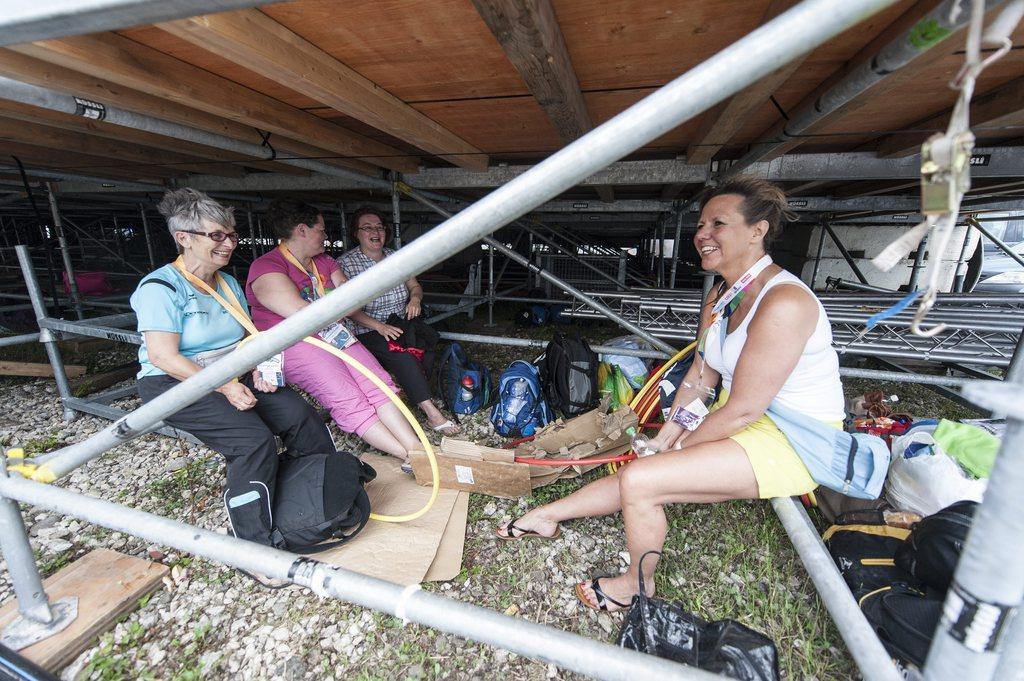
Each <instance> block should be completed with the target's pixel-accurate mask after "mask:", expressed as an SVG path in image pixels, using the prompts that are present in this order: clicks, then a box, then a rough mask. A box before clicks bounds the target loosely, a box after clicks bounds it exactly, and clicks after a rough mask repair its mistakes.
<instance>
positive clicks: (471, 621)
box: [0, 478, 719, 681]
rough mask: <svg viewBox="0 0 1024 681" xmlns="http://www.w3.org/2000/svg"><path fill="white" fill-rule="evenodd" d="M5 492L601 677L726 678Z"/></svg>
mask: <svg viewBox="0 0 1024 681" xmlns="http://www.w3.org/2000/svg"><path fill="white" fill-rule="evenodd" d="M0 495H3V496H4V497H6V498H8V499H14V500H17V501H21V502H24V503H28V504H32V505H35V506H39V507H41V508H45V509H48V510H51V511H55V512H57V513H61V514H66V515H71V516H74V517H78V518H82V519H83V520H86V521H88V522H91V523H96V524H98V525H102V526H104V527H108V528H110V529H113V530H116V531H119V532H124V533H126V534H130V535H134V536H138V537H142V538H143V539H146V540H147V541H152V542H158V543H160V544H161V545H165V546H171V547H174V548H175V549H177V550H179V551H185V552H188V553H191V554H193V555H197V556H201V557H203V558H207V559H210V560H214V561H217V562H219V563H223V564H225V565H230V566H232V567H238V568H241V569H243V570H248V571H250V572H260V573H263V574H266V575H267V576H269V577H273V578H277V579H286V580H288V581H290V582H293V583H295V584H298V585H300V586H304V587H307V588H309V589H310V590H312V591H313V592H314V593H316V594H317V595H319V596H328V597H331V598H335V599H339V600H344V601H346V602H349V603H355V604H357V605H362V606H364V607H367V608H372V609H374V610H377V611H380V612H385V613H388V614H390V615H394V616H395V617H398V618H399V619H401V620H402V621H403V622H416V623H419V624H424V625H426V626H429V627H431V628H433V629H437V630H439V631H445V632H448V633H452V634H455V635H457V636H460V637H463V638H467V639H471V640H475V641H480V642H481V643H486V644H489V645H492V646H495V647H499V648H504V649H505V650H509V651H511V652H514V653H516V654H519V655H525V656H528V657H531V658H533V659H538V660H542V661H549V662H554V663H556V664H558V665H559V666H560V667H563V668H565V669H567V670H570V671H575V672H578V673H580V674H583V675H586V676H590V677H593V678H597V679H621V680H622V681H633V680H634V679H636V678H651V679H700V680H707V681H714V680H715V679H718V678H719V677H718V676H716V675H714V674H711V673H710V672H705V671H702V670H700V669H696V668H694V667H688V666H686V665H681V664H678V663H675V662H671V661H669V660H663V659H660V658H658V657H655V656H653V655H645V654H642V653H638V652H636V651H632V650H626V649H623V648H620V647H618V646H614V645H611V644H609V643H603V642H601V641H595V640H593V639H588V638H584V637H582V636H579V635H577V634H571V633H569V632H566V631H562V630H559V629H555V628H553V627H547V626H544V625H541V624H535V623H533V622H530V621H528V620H526V619H516V618H513V617H509V616H507V615H503V614H501V613H497V612H494V611H493V610H488V609H486V608H482V607H480V606H475V605H470V604H468V603H462V602H459V601H456V600H454V599H451V598H446V597H444V596H439V595H436V594H432V593H428V592H426V591H423V590H422V589H419V588H406V587H403V586H401V585H398V584H392V583H391V582H387V581H384V580H382V579H377V578H374V577H369V576H367V575H362V574H359V573H357V572H350V571H348V570H345V569H343V568H339V567H335V566H333V565H329V564H327V563H322V562H320V561H317V560H315V559H311V558H309V557H307V556H299V555H297V554H294V553H288V552H286V551H281V550H278V549H274V548H271V547H269V546H262V545H260V544H255V543H253V542H249V541H244V540H242V539H236V538H235V537H231V536H228V535H224V534H217V533H216V532H211V531H209V530H204V529H201V528H197V527H193V526H191V525H187V524H185V523H181V522H177V521H174V520H170V519H168V518H161V517H160V516H157V515H153V514H151V513H146V512H144V511H139V510H136V509H133V508H127V507H125V506H121V505H119V504H115V503H112V502H109V501H104V500H102V499H96V498H94V497H89V496H85V495H83V494H76V493H74V492H71V491H68V490H65V489H61V488H59V487H54V486H52V485H43V484H40V483H37V482H32V481H29V480H22V479H19V478H7V479H3V478H0Z"/></svg>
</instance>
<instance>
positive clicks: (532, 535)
mask: <svg viewBox="0 0 1024 681" xmlns="http://www.w3.org/2000/svg"><path fill="white" fill-rule="evenodd" d="M520 520H522V517H519V518H516V519H515V520H513V521H512V522H510V523H509V524H508V525H506V526H505V532H506V533H507V534H504V535H501V534H498V531H497V530H495V531H494V536H495V537H497V538H498V539H501V540H502V541H518V540H520V539H558V538H559V537H561V536H562V526H561V525H556V526H555V533H554V534H552V535H550V536H548V535H546V534H541V533H540V532H535V531H534V530H524V529H523V528H521V527H518V526H516V523H517V522H519V521H520ZM513 532H518V533H519V534H512V533H513Z"/></svg>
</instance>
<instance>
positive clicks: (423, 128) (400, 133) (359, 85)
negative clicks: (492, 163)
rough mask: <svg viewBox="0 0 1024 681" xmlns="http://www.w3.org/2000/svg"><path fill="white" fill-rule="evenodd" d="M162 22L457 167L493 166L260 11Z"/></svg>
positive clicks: (200, 45) (202, 45) (461, 141)
mask: <svg viewBox="0 0 1024 681" xmlns="http://www.w3.org/2000/svg"><path fill="white" fill-rule="evenodd" d="M157 27H158V28H160V29H162V30H164V31H166V32H168V33H170V34H171V35H174V36H176V37H178V38H180V39H182V40H185V41H187V42H189V43H191V44H192V45H194V46H196V47H198V48H200V49H202V50H206V51H208V52H212V53H214V54H216V55H218V56H221V57H223V58H225V59H228V60H229V61H232V62H234V63H235V64H238V65H239V66H243V67H245V68H247V69H249V70H250V71H253V72H255V73H259V74H260V75H263V76H265V77H267V78H270V79H272V80H275V81H277V82H279V83H282V84H284V85H286V86H287V87H288V88H290V89H292V90H295V91H296V92H301V93H302V94H304V95H306V96H308V97H311V98H313V99H315V100H317V101H318V102H321V103H323V104H326V105H327V106H330V107H332V108H333V109H336V110H337V111H340V112H341V113H343V114H345V115H347V116H351V117H353V118H355V119H357V120H360V121H362V122H363V123H366V124H368V125H371V126H373V127H374V128H377V129H378V130H382V131H384V132H386V133H388V134H389V135H392V136H394V137H397V138H398V139H400V140H403V141H405V142H408V143H410V144H412V145H413V146H415V147H419V148H420V149H423V150H424V151H427V152H429V153H431V154H434V155H436V156H440V157H441V158H443V159H445V160H447V161H449V162H451V163H453V164H455V165H457V166H460V167H462V168H466V169H468V170H486V169H487V165H488V162H487V155H486V154H485V153H483V152H482V151H480V150H479V149H477V148H476V147H474V146H473V145H471V144H470V143H469V142H466V141H465V140H464V139H462V138H461V137H459V136H458V135H456V134H454V133H452V132H451V131H450V130H448V129H447V128H444V127H443V126H441V125H440V124H438V123H437V122H435V121H433V120H431V119H430V118H428V117H427V116H425V115H424V114H422V113H420V112H419V111H417V110H416V109H414V108H412V107H411V106H409V105H408V104H406V103H405V102H403V101H402V100H400V99H398V98H397V97H395V96H394V95H392V94H391V93H389V92H387V91H386V90H384V89H383V88H381V87H379V86H378V85H377V84H376V83H374V82H373V81H371V80H369V79H368V78H365V77H363V76H361V75H360V74H359V73H357V72H356V71H353V70H352V69H350V68H349V67H347V66H345V65H344V64H342V63H341V62H339V61H338V60H337V59H335V58H334V57H332V56H331V55H329V54H327V53H326V52H324V51H323V50H321V49H320V48H319V47H317V46H316V45H314V44H312V43H310V42H308V41H307V40H305V39H304V38H302V37H300V36H298V35H296V34H295V33H293V32H292V31H290V30H289V29H288V28H286V27H285V26H282V25H281V24H279V23H278V22H276V21H274V20H273V19H271V18H270V17H268V16H267V15H266V14H263V13H262V12H260V11H259V10H256V9H249V10H241V11H238V12H223V13H218V14H210V15H207V16H199V17H192V18H190V19H183V20H180V21H172V22H168V23H164V24H158V25H157Z"/></svg>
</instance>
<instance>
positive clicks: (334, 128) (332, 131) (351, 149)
mask: <svg viewBox="0 0 1024 681" xmlns="http://www.w3.org/2000/svg"><path fill="white" fill-rule="evenodd" d="M10 49H12V50H14V51H16V52H19V53H21V54H25V55H28V56H30V57H34V58H36V59H40V60H42V61H45V62H48V63H51V64H57V65H58V66H63V67H65V68H69V69H72V70H75V71H80V72H82V73H86V74H88V75H90V76H93V77H96V78H102V79H104V80H109V81H113V82H114V83H117V84H119V85H122V86H125V87H130V88H133V89H135V90H140V91H142V92H145V93H146V94H149V95H152V96H155V97H159V98H161V99H167V100H170V101H173V102H177V103H179V104H182V105H185V106H188V107H191V108H195V109H200V110H202V111H206V112H207V113H211V114H214V115H215V116H221V117H224V118H228V119H231V120H233V121H235V122H237V123H243V124H245V125H251V126H254V127H256V128H259V129H261V130H264V131H267V132H271V133H273V134H275V135H281V136H284V137H290V138H294V139H298V140H299V141H301V142H303V143H306V144H310V145H314V146H317V147H320V148H322V149H326V150H328V151H329V152H332V153H333V154H334V155H341V156H343V157H353V158H357V159H360V160H363V161H367V162H369V163H372V164H374V165H378V166H382V167H385V168H390V169H391V170H399V171H402V172H412V171H414V170H416V169H417V168H418V167H419V162H418V160H417V159H416V158H414V157H410V156H408V155H406V154H404V153H403V152H400V151H399V150H397V149H395V148H393V147H390V146H388V145H386V144H382V143H380V142H377V141H375V140H371V139H369V138H367V137H364V136H363V135H359V134H357V133H354V132H351V131H349V130H345V129H344V128H342V127H340V126H338V125H335V124H333V123H331V122H329V121H325V120H323V119H322V118H318V117H316V116H314V115H313V114H310V113H307V112H305V111H302V110H301V109H297V108H295V107H293V106H289V105H287V104H285V103H284V102H281V101H278V100H276V99H273V98H272V97H268V96H266V95H264V94H261V93H259V92H256V91H255V90H250V89H249V88H247V87H244V86H242V85H239V84H238V83H235V82H233V81H230V80H228V79H226V78H222V77H220V76H217V75H214V74H212V73H210V72H209V71H204V70H203V69H200V68H198V67H196V66H192V65H191V64H186V63H185V62H183V61H180V60H178V59H175V58H174V57H171V56H170V55H167V54H164V53H163V52H160V51H158V50H155V49H153V48H151V47H147V46H145V45H141V44H139V43H136V42H134V41H132V40H129V39H128V38H125V37H122V36H119V35H116V34H113V33H103V34H96V35H89V36H79V37H75V38H65V39H63V40H46V41H42V42H38V43H27V44H24V45H16V46H14V47H12V48H10ZM274 141H275V140H273V139H271V143H273V142H274Z"/></svg>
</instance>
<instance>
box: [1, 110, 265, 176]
mask: <svg viewBox="0 0 1024 681" xmlns="http://www.w3.org/2000/svg"><path fill="white" fill-rule="evenodd" d="M0 139H4V140H9V141H13V142H23V143H25V144H35V145H38V146H42V147H46V148H48V149H60V150H63V151H72V152H76V153H80V154H91V155H93V156H104V157H107V158H113V159H117V160H119V161H129V162H131V163H141V164H146V165H150V164H154V165H166V166H173V167H174V168H177V169H179V170H183V171H188V172H192V173H202V174H208V175H224V176H227V177H244V176H245V171H244V170H243V169H242V168H241V166H235V165H231V164H226V163H220V162H216V161H206V160H204V159H200V158H195V157H194V156H186V155H185V154H179V153H175V152H173V151H164V150H156V149H153V148H151V147H143V146H139V145H137V144H133V143H130V142H122V141H119V140H116V139H104V138H101V137H94V136H92V135H83V134H81V133H78V132H73V131H69V130H64V129H62V128H54V127H51V126H47V125H40V124H38V123H31V122H28V121H23V120H22V121H15V120H12V119H10V118H2V117H0Z"/></svg>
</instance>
